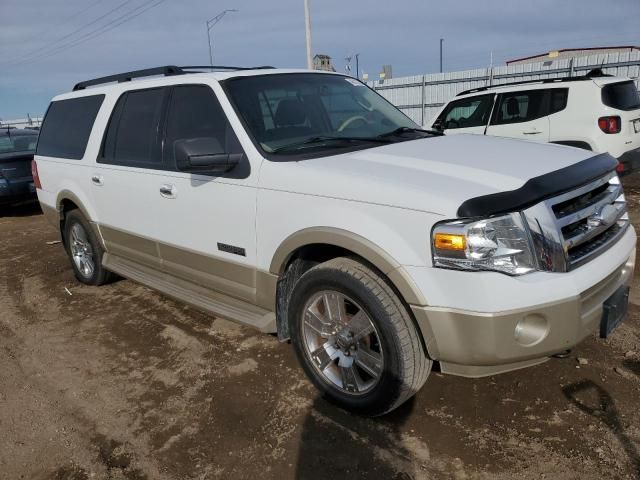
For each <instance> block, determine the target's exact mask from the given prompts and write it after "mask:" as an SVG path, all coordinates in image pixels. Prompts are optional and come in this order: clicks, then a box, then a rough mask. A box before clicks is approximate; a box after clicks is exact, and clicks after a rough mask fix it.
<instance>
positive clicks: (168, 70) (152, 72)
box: [73, 65, 274, 92]
mask: <svg viewBox="0 0 640 480" xmlns="http://www.w3.org/2000/svg"><path fill="white" fill-rule="evenodd" d="M269 68H274V67H270V66H260V67H228V66H222V65H202V66H201V65H197V66H184V67H177V66H175V65H165V66H163V67H154V68H145V69H143V70H134V71H132V72H125V73H117V74H115V75H108V76H106V77H99V78H94V79H92V80H85V81H84V82H80V83H76V84H75V85H74V87H73V91H74V92H75V91H76V90H84V89H85V88H87V87H92V86H94V85H102V84H105V83H113V82H118V83H122V82H129V81H131V80H133V79H134V78H143V77H155V76H161V75H162V76H165V77H169V76H173V75H185V74H188V73H199V72H200V73H201V72H202V71H203V70H204V71H234V70H258V69H269Z"/></svg>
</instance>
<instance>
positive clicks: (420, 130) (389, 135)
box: [378, 127, 444, 138]
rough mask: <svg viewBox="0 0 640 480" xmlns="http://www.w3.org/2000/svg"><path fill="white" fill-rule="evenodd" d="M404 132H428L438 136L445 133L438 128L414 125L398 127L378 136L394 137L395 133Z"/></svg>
mask: <svg viewBox="0 0 640 480" xmlns="http://www.w3.org/2000/svg"><path fill="white" fill-rule="evenodd" d="M402 133H428V134H429V135H437V136H441V135H444V133H442V132H439V131H438V130H425V129H423V128H412V127H398V128H396V129H395V130H391V131H390V132H386V133H381V134H380V135H378V138H386V137H393V136H395V135H400V134H402Z"/></svg>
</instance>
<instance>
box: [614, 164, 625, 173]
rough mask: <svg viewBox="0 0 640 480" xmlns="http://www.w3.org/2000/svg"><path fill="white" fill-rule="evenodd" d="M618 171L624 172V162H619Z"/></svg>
mask: <svg viewBox="0 0 640 480" xmlns="http://www.w3.org/2000/svg"><path fill="white" fill-rule="evenodd" d="M616 172H618V173H623V172H624V163H618V165H617V166H616Z"/></svg>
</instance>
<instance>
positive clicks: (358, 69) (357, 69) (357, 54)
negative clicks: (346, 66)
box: [355, 53, 360, 80]
mask: <svg viewBox="0 0 640 480" xmlns="http://www.w3.org/2000/svg"><path fill="white" fill-rule="evenodd" d="M355 57H356V78H357V79H358V80H360V65H359V63H358V57H360V54H359V53H356V54H355Z"/></svg>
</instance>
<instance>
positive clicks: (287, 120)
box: [274, 98, 307, 127]
mask: <svg viewBox="0 0 640 480" xmlns="http://www.w3.org/2000/svg"><path fill="white" fill-rule="evenodd" d="M306 119H307V113H306V112H305V108H304V105H303V104H302V102H301V101H300V100H298V99H297V98H283V99H282V100H280V103H278V108H277V109H276V115H275V118H274V121H275V124H276V125H277V126H278V127H287V126H291V125H300V124H301V123H304V121H305V120H306Z"/></svg>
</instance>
